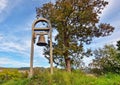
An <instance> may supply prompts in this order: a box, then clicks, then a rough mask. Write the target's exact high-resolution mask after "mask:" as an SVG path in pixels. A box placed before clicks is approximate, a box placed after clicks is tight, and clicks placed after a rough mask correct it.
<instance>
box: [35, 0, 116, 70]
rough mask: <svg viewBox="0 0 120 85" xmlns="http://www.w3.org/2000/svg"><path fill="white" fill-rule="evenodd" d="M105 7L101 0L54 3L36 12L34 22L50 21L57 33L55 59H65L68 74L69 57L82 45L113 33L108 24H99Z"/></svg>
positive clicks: (65, 0) (80, 50) (66, 0)
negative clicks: (57, 57)
mask: <svg viewBox="0 0 120 85" xmlns="http://www.w3.org/2000/svg"><path fill="white" fill-rule="evenodd" d="M107 4H108V2H106V1H104V0H56V2H55V3H46V4H44V5H43V7H38V8H37V9H36V12H37V18H39V17H44V18H47V19H49V20H50V21H51V23H52V27H53V28H54V29H56V30H57V31H58V34H57V35H56V37H55V40H56V42H57V43H56V46H55V47H54V55H57V56H59V57H63V58H64V61H65V65H66V70H67V71H71V57H72V58H73V57H74V56H72V55H74V54H77V53H78V54H77V55H80V54H79V53H81V52H82V51H84V50H83V49H84V44H90V43H91V41H92V39H93V38H95V37H100V36H102V37H104V36H107V35H110V34H111V32H113V30H114V28H113V27H112V26H110V24H106V23H99V19H100V17H99V14H101V12H102V10H103V8H104V7H105V6H106V5H107ZM98 23H99V25H98Z"/></svg>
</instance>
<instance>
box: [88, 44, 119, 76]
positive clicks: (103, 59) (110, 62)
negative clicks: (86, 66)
mask: <svg viewBox="0 0 120 85" xmlns="http://www.w3.org/2000/svg"><path fill="white" fill-rule="evenodd" d="M94 57H95V59H93V62H92V63H91V64H90V66H91V67H92V71H93V72H94V73H97V74H102V73H108V72H112V73H120V59H119V58H118V54H117V49H116V48H115V47H114V46H113V45H105V46H104V48H99V49H96V50H95V51H94Z"/></svg>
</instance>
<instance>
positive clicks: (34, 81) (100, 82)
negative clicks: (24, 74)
mask: <svg viewBox="0 0 120 85" xmlns="http://www.w3.org/2000/svg"><path fill="white" fill-rule="evenodd" d="M0 85H120V75H118V74H112V73H108V74H105V75H102V76H99V77H96V76H89V75H87V74H85V73H83V72H81V71H74V72H71V73H68V72H66V71H61V70H56V71H55V72H54V74H53V75H51V74H50V73H49V72H48V71H44V72H38V74H37V72H36V75H35V76H33V77H32V78H31V79H28V78H18V79H17V80H16V79H10V80H8V81H5V82H3V83H1V84H0Z"/></svg>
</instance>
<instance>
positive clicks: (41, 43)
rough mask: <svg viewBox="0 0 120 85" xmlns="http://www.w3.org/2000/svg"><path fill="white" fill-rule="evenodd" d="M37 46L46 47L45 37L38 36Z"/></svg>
mask: <svg viewBox="0 0 120 85" xmlns="http://www.w3.org/2000/svg"><path fill="white" fill-rule="evenodd" d="M37 45H38V46H46V45H47V43H46V42H45V37H44V35H40V36H39V40H38V42H37Z"/></svg>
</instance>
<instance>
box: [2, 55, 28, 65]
mask: <svg viewBox="0 0 120 85" xmlns="http://www.w3.org/2000/svg"><path fill="white" fill-rule="evenodd" d="M0 66H12V67H28V66H29V63H28V62H23V61H16V60H13V59H9V58H7V57H1V56H0Z"/></svg>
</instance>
